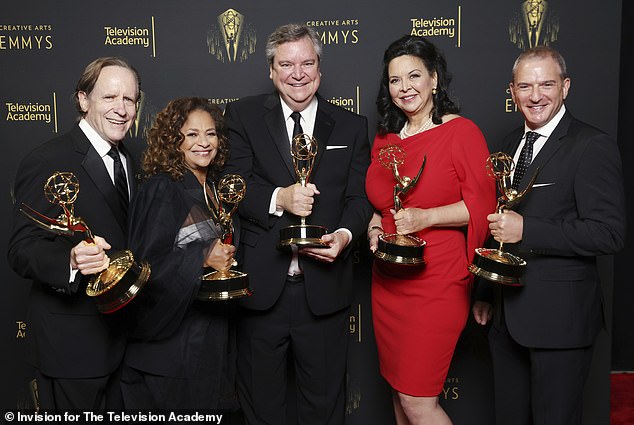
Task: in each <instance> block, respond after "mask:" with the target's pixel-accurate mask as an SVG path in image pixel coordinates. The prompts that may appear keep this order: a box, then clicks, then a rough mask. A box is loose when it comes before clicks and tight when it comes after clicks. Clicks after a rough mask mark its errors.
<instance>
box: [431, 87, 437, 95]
mask: <svg viewBox="0 0 634 425" xmlns="http://www.w3.org/2000/svg"><path fill="white" fill-rule="evenodd" d="M436 93H438V90H436V87H434V88H433V89H431V94H433V95H434V96H436Z"/></svg>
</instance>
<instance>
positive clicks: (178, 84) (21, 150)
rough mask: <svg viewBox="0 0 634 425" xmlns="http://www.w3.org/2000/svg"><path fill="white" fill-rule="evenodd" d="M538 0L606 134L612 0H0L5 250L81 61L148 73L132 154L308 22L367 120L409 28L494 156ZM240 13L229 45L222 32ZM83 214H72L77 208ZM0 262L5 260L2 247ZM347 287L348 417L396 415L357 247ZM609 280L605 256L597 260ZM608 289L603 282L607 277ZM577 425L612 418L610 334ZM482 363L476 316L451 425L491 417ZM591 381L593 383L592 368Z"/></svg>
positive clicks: (591, 115) (19, 295)
mask: <svg viewBox="0 0 634 425" xmlns="http://www.w3.org/2000/svg"><path fill="white" fill-rule="evenodd" d="M529 3H530V4H536V5H538V6H540V7H543V8H542V9H541V10H542V12H543V13H542V15H540V19H541V22H542V31H541V33H540V35H539V42H540V43H546V42H548V43H550V44H552V45H553V46H555V47H556V48H558V49H559V50H560V51H561V52H562V53H563V54H564V56H565V57H566V59H567V61H568V65H569V71H570V74H571V76H572V89H571V93H570V96H569V98H568V101H567V105H568V108H569V109H570V110H571V111H572V112H573V113H574V114H575V115H576V116H578V117H579V118H581V119H583V120H586V121H588V122H590V123H592V124H594V125H596V126H597V127H600V128H602V129H604V130H605V131H607V132H608V133H609V134H611V135H613V136H616V129H617V111H618V103H617V99H618V89H619V88H618V78H617V76H618V71H619V52H620V49H619V47H620V46H619V31H620V22H621V17H620V13H621V2H620V1H618V0H617V1H610V2H604V3H601V4H600V6H599V3H597V2H596V1H594V0H575V1H573V0H548V1H545V0H528V1H525V2H522V1H516V0H513V1H511V0H490V1H486V2H485V1H480V2H458V1H455V0H446V1H439V0H418V1H413V0H393V1H389V2H379V1H375V0H369V1H360V0H352V1H346V2H342V1H334V0H322V1H319V2H314V3H312V4H308V3H304V2H302V3H301V4H300V3H299V2H297V1H286V0H284V1H271V0H261V1H258V2H253V1H247V0H235V1H224V0H222V1H211V0H181V1H178V2H176V1H167V0H155V1H135V2H124V3H121V4H117V5H116V7H113V4H110V3H103V2H96V1H83V2H79V1H70V0H61V1H55V2H50V1H45V0H37V1H20V2H7V4H5V5H3V13H2V15H1V16H2V18H1V19H0V76H1V78H0V111H1V112H2V115H1V116H0V141H1V142H2V143H3V146H4V147H5V151H4V152H5V153H4V155H3V156H2V158H1V159H0V161H2V167H0V173H1V174H0V178H1V182H2V187H4V192H3V193H4V196H3V197H2V199H3V201H2V202H0V218H1V219H2V221H1V223H2V225H1V226H0V232H2V237H3V239H2V240H4V241H5V247H3V252H5V254H6V241H8V237H9V232H10V222H11V208H12V200H11V194H10V193H11V192H10V188H11V186H12V182H13V178H14V175H15V171H16V168H17V164H18V163H19V161H20V160H21V158H22V157H23V156H24V155H25V154H26V153H27V152H28V151H30V150H31V149H33V147H35V146H36V145H38V144H40V143H42V142H44V141H45V140H47V139H49V138H51V137H52V136H54V135H55V134H56V133H61V132H65V131H67V130H68V129H69V128H70V127H71V126H72V125H73V123H74V121H75V117H76V114H75V111H74V110H73V106H72V103H71V102H70V96H71V93H72V91H73V89H74V84H75V83H76V81H77V79H78V78H79V75H80V73H81V71H82V70H83V67H84V66H85V65H86V64H87V63H88V62H89V61H91V60H92V59H94V58H95V57H98V56H105V55H119V56H124V57H126V58H127V59H129V60H130V62H131V63H133V64H134V65H135V67H136V68H137V69H138V70H139V72H140V74H141V79H142V89H143V101H142V104H141V110H140V114H139V119H138V123H137V125H136V126H135V127H134V128H133V131H132V132H131V133H132V134H131V139H132V140H131V142H129V143H128V145H129V146H131V147H132V149H134V150H137V151H140V150H142V149H143V147H144V142H143V135H144V131H145V130H147V128H148V126H149V125H150V123H151V121H152V119H153V116H154V114H156V112H157V111H158V110H160V109H161V108H162V107H163V106H164V105H165V104H166V102H167V101H168V100H170V99H172V98H174V97H180V96H189V95H198V96H205V97H208V98H210V99H212V100H213V101H214V102H216V103H218V104H219V105H221V106H223V105H224V104H226V103H227V102H228V101H231V100H234V99H238V98H240V97H243V96H247V95H251V94H256V93H261V92H268V91H270V90H271V88H272V85H271V83H270V81H269V78H268V67H267V64H266V60H265V54H264V45H265V43H266V37H267V36H268V34H269V33H270V32H271V31H272V30H273V29H274V28H275V27H277V26H278V25H281V24H283V23H287V22H305V23H307V24H308V25H311V26H313V27H314V28H315V30H317V32H318V33H319V34H320V36H321V37H322V41H323V42H324V54H323V57H322V63H321V68H322V74H323V80H322V85H321V89H320V93H321V94H322V95H323V96H324V97H325V98H327V99H328V100H330V101H332V102H333V103H337V104H339V105H341V106H344V107H346V108H349V109H351V110H353V111H355V112H357V113H360V114H362V115H366V116H367V117H368V119H369V123H370V129H369V130H370V134H371V135H373V134H374V127H375V123H376V111H375V97H376V92H377V89H378V83H379V76H380V71H381V59H382V55H383V51H384V49H385V48H386V47H387V45H388V44H389V43H390V42H391V41H393V40H394V39H396V38H398V37H399V36H401V35H403V34H412V33H416V34H420V35H425V36H429V37H430V38H432V40H433V41H434V42H435V43H436V44H437V45H438V46H439V47H440V48H441V49H442V50H443V51H444V53H445V55H446V57H447V61H448V64H449V70H450V71H451V72H452V73H453V76H454V80H453V85H452V87H453V92H454V95H455V97H456V98H457V100H459V102H460V104H461V106H462V114H463V115H465V116H467V117H468V118H470V119H472V120H474V121H475V122H476V123H477V124H478V125H479V126H480V128H481V129H482V130H483V132H484V134H485V136H486V137H487V140H488V143H489V146H490V147H491V149H492V150H495V149H496V147H497V144H498V142H499V140H500V138H501V137H502V136H503V135H504V134H505V133H507V132H508V131H510V130H511V129H512V128H514V127H516V126H517V125H519V124H520V123H521V122H522V120H521V117H520V116H519V114H518V113H515V110H514V105H513V104H512V101H511V99H510V94H509V93H508V90H507V88H508V81H509V78H510V69H511V65H512V63H513V60H514V59H515V57H516V56H517V55H518V54H519V52H520V49H521V48H523V47H526V46H527V45H528V43H529V39H528V36H527V33H526V31H525V29H524V26H523V22H524V18H525V17H526V15H525V13H524V12H523V9H522V7H523V6H524V5H526V4H529ZM231 23H239V34H238V35H239V37H238V41H237V42H236V43H235V45H234V46H229V48H227V45H226V44H225V42H224V38H223V35H222V32H223V31H224V30H228V31H231V30H232V28H231V26H230V25H231ZM79 213H80V212H79ZM2 258H6V255H3V256H2ZM356 258H357V264H356V267H357V273H356V279H357V280H358V282H357V283H358V285H357V288H358V290H357V297H356V300H355V303H354V304H353V306H352V309H351V317H350V338H351V339H352V344H351V350H350V370H349V391H348V395H349V397H348V399H349V400H348V423H350V424H368V423H381V424H389V423H392V422H393V418H392V413H391V401H390V393H389V388H388V387H387V385H386V384H385V382H384V381H383V380H382V378H381V377H380V376H379V374H378V363H377V358H376V348H375V346H374V338H373V331H372V326H371V322H372V319H371V311H370V261H371V260H370V256H369V255H368V252H367V244H366V243H364V242H360V243H359V244H358V248H357V252H356ZM605 263H606V264H605V267H604V269H605V272H604V275H605V277H606V282H609V286H610V287H611V281H612V279H611V277H612V275H611V271H612V262H611V259H606V261H605ZM0 274H1V275H2V276H3V277H4V279H3V281H4V286H3V289H2V291H3V297H2V300H3V301H2V309H0V311H1V312H0V318H1V320H0V335H1V336H0V338H2V339H3V341H2V346H3V350H2V353H3V357H2V363H1V364H0V368H1V369H0V377H1V378H2V380H3V385H2V389H1V390H0V391H2V393H0V397H1V398H0V400H1V403H2V407H3V408H5V409H11V408H15V407H16V406H18V405H25V404H27V403H28V394H27V392H26V389H25V387H26V376H27V375H28V369H27V367H26V365H24V364H23V361H22V358H23V354H22V353H23V349H24V341H25V339H26V338H28V335H29V330H28V325H29V324H28V323H25V317H26V314H25V311H26V300H27V296H28V291H29V285H28V283H27V282H25V281H24V280H22V279H20V278H18V277H17V276H16V275H15V274H14V273H13V272H12V271H11V270H10V269H9V267H8V264H7V263H6V260H4V259H3V260H0ZM606 284H607V283H606ZM598 351H599V354H598V355H597V356H596V365H595V369H594V374H593V378H592V382H591V383H590V384H589V385H588V387H589V388H590V390H589V391H590V392H589V397H588V402H587V411H588V414H587V416H586V420H585V421H586V423H607V422H608V420H607V412H608V409H609V406H608V405H607V394H608V393H609V387H608V385H609V384H608V383H607V380H606V376H607V372H608V370H609V354H610V341H609V337H608V336H607V335H605V338H603V337H602V339H601V341H600V344H599V346H598ZM490 374H491V368H490V360H489V357H488V352H487V347H486V339H485V330H484V329H481V328H479V327H476V326H475V325H474V324H473V322H470V323H469V324H468V326H467V329H466V330H465V332H464V334H463V336H462V338H461V340H460V342H459V346H458V349H457V352H456V355H455V359H454V362H453V364H452V367H451V370H450V372H449V376H448V377H447V382H446V385H445V390H444V392H443V394H442V395H441V400H442V403H443V405H444V406H445V408H446V410H447V411H448V412H449V414H450V415H451V416H452V418H453V419H454V423H455V424H456V425H460V424H469V425H474V424H475V425H478V424H482V425H488V424H491V423H492V407H493V404H492V403H493V402H492V387H491V385H492V384H491V377H490ZM595 376H596V378H595Z"/></svg>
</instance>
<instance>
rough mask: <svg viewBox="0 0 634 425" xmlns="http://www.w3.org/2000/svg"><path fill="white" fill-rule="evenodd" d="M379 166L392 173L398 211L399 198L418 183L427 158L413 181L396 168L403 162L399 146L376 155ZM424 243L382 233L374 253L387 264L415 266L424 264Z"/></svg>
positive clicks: (410, 238) (388, 146)
mask: <svg viewBox="0 0 634 425" xmlns="http://www.w3.org/2000/svg"><path fill="white" fill-rule="evenodd" d="M378 159H379V162H380V163H381V165H382V166H383V167H385V168H387V169H388V170H391V171H392V174H393V176H394V179H395V180H396V184H395V185H394V191H393V196H394V209H395V210H396V211H399V210H401V209H402V208H403V200H402V199H401V196H404V195H406V194H407V193H408V192H409V191H410V190H412V188H414V186H415V185H416V183H417V182H418V179H419V178H420V175H421V173H422V172H423V169H424V168H425V163H426V162H427V156H425V158H424V159H423V164H422V165H421V167H420V170H418V174H416V177H414V178H413V179H412V178H411V177H408V176H401V174H400V173H399V171H398V166H399V165H402V164H403V163H404V162H405V151H404V150H403V148H401V147H400V146H396V145H386V146H384V147H383V148H382V149H381V150H380V151H379V155H378ZM425 244H426V242H425V241H424V240H422V239H420V238H418V237H416V236H414V235H399V234H396V233H384V234H382V235H379V241H378V248H377V250H376V251H375V252H374V255H375V256H376V257H377V258H380V259H381V260H383V261H387V262H389V263H394V264H401V265H410V266H415V265H419V264H424V263H425V260H424V258H423V252H424V249H425Z"/></svg>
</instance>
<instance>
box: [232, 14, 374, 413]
mask: <svg viewBox="0 0 634 425" xmlns="http://www.w3.org/2000/svg"><path fill="white" fill-rule="evenodd" d="M266 53H267V59H268V62H269V66H270V78H271V80H272V81H273V84H274V85H275V88H276V89H277V90H276V92H274V93H272V94H267V95H261V96H254V97H248V98H245V99H242V100H239V101H237V102H234V103H232V104H229V105H228V106H227V108H226V111H225V117H226V119H227V124H228V128H229V130H230V152H231V154H230V159H229V161H228V163H227V172H231V173H238V174H240V175H242V176H244V177H245V179H246V181H247V193H246V197H245V199H244V200H243V201H242V202H241V203H240V206H239V214H240V217H241V219H242V233H241V237H240V247H239V249H238V252H239V255H241V256H242V262H243V269H244V271H246V272H247V273H248V274H249V280H250V284H251V287H252V288H253V291H254V294H253V296H251V297H250V298H247V299H246V300H244V302H243V303H242V305H243V307H245V308H244V309H243V310H242V312H243V314H242V317H241V321H240V325H239V328H238V375H239V376H238V390H239V395H240V402H241V405H242V408H243V409H244V413H245V416H246V420H247V423H248V424H275V425H281V424H284V423H286V394H287V370H286V366H287V356H288V355H289V353H292V364H293V365H294V373H295V379H296V382H297V408H296V410H297V415H298V421H299V423H300V424H321V425H324V424H342V423H343V420H344V402H345V395H346V394H345V385H344V383H345V370H346V353H347V344H348V335H347V321H348V308H349V305H350V302H351V298H352V283H353V281H354V278H353V276H352V258H351V255H350V252H351V249H352V241H353V238H354V237H357V236H359V235H362V234H364V232H365V231H366V227H367V223H368V221H369V218H370V215H371V207H370V205H369V203H368V201H367V198H366V195H365V173H366V169H367V167H368V163H369V143H368V135H367V131H368V130H367V120H366V119H365V118H364V117H361V116H358V115H356V114H353V113H351V112H349V111H346V110H344V109H342V108H339V107H337V106H334V105H332V104H330V103H329V102H327V101H326V100H324V99H323V98H322V97H320V96H319V95H318V94H317V89H318V87H319V83H320V79H321V73H320V68H319V61H320V57H321V43H320V41H319V38H318V36H317V34H316V33H315V32H314V31H313V30H312V29H310V28H308V27H307V26H305V25H295V24H290V25H284V26H281V27H279V28H277V29H276V30H275V31H274V32H273V33H272V34H271V35H270V37H269V39H268V43H267V47H266ZM296 112H298V113H300V115H299V116H297V115H296V114H294V113H296ZM295 120H297V121H298V122H297V123H295ZM298 126H299V127H301V131H302V132H303V133H307V134H309V135H312V136H313V137H314V138H315V139H316V140H317V144H318V152H317V155H316V157H315V165H314V170H313V173H312V176H311V183H309V184H308V185H307V186H306V187H302V186H300V185H299V184H296V181H297V177H296V175H295V171H294V168H293V165H292V162H291V154H290V144H291V139H292V136H293V133H294V129H295V131H299V128H297V129H296V127H298ZM299 217H307V218H308V222H309V223H311V224H318V225H322V226H325V227H327V228H328V229H329V231H330V232H331V233H327V234H325V235H324V236H323V237H322V239H323V241H324V242H326V244H327V245H328V247H327V248H301V249H298V248H297V247H295V246H293V247H292V249H291V248H289V249H280V248H278V243H279V241H280V229H283V228H285V227H287V226H290V225H295V224H299ZM291 410H295V409H291Z"/></svg>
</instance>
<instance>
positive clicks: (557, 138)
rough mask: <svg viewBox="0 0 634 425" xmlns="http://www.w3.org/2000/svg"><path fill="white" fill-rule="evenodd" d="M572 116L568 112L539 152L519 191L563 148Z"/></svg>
mask: <svg viewBox="0 0 634 425" xmlns="http://www.w3.org/2000/svg"><path fill="white" fill-rule="evenodd" d="M570 121H571V119H570V115H569V114H568V113H567V112H566V113H565V114H564V116H563V117H562V118H561V121H559V124H557V127H555V130H554V131H553V132H552V134H551V135H550V137H549V138H548V140H547V141H546V144H545V145H544V146H543V147H542V148H541V149H540V150H539V153H538V154H537V156H536V157H535V159H534V160H533V162H531V164H530V165H529V166H528V168H527V169H526V173H525V177H524V178H523V179H522V181H521V182H520V187H519V190H520V191H522V190H523V189H524V188H525V187H526V185H527V184H528V182H530V180H531V178H532V177H533V175H534V174H535V172H536V171H537V169H538V168H539V169H542V168H544V167H545V166H546V164H547V163H548V161H550V159H551V158H552V157H553V155H555V153H556V152H557V151H558V150H559V148H561V146H562V141H561V139H562V138H563V137H565V136H566V134H568V128H569V127H570Z"/></svg>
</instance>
